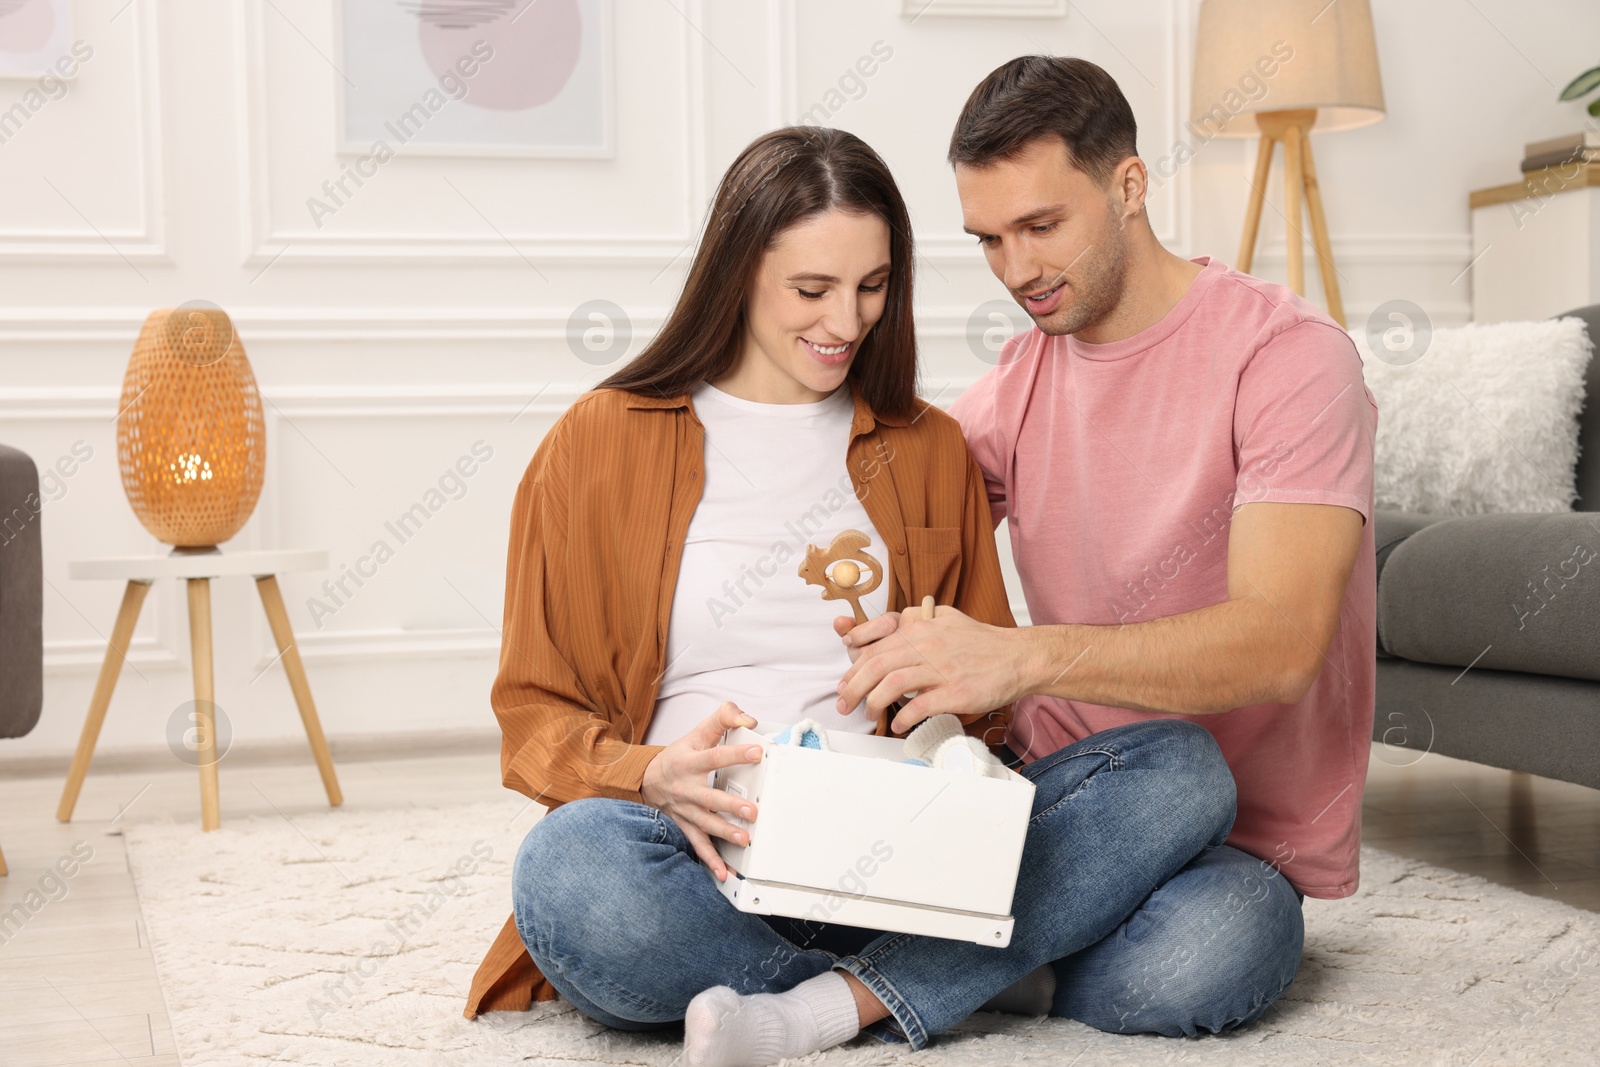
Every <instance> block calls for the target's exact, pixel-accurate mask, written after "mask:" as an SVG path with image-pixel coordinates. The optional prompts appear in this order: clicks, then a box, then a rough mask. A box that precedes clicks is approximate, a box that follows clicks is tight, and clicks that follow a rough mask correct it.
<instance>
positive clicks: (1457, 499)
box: [1352, 318, 1600, 515]
mask: <svg viewBox="0 0 1600 1067" xmlns="http://www.w3.org/2000/svg"><path fill="white" fill-rule="evenodd" d="M1352 336H1354V337H1355V341H1356V346H1357V347H1358V348H1359V349H1360V350H1361V359H1362V363H1363V373H1364V375H1365V378H1366V382H1367V388H1369V389H1371V390H1372V396H1373V399H1374V400H1376V401H1377V404H1378V437H1377V456H1376V460H1375V468H1376V469H1375V471H1374V487H1373V489H1374V496H1375V497H1376V498H1377V506H1378V507H1380V508H1401V509H1403V510H1406V511H1421V512H1428V513H1432V514H1438V515H1479V514H1484V513H1488V512H1509V511H1525V512H1526V511H1531V512H1550V511H1570V510H1572V503H1573V501H1574V500H1575V499H1576V498H1577V489H1576V487H1575V480H1574V479H1575V474H1574V466H1575V465H1576V463H1577V459H1578V413H1579V411H1581V410H1582V408H1583V400H1584V372H1585V371H1586V369H1587V368H1588V365H1589V357H1590V351H1591V345H1590V342H1589V339H1588V336H1587V334H1586V333H1585V331H1584V325H1583V321H1582V320H1581V319H1573V318H1566V319H1553V320H1546V321H1542V322H1500V323H1488V324H1483V325H1479V324H1473V325H1469V326H1459V327H1443V328H1439V329H1436V330H1434V331H1433V338H1432V341H1431V343H1430V344H1429V346H1428V347H1427V349H1426V350H1425V351H1424V353H1423V355H1422V357H1421V358H1420V359H1418V360H1417V361H1416V362H1414V363H1409V364H1406V365H1403V366H1395V365H1393V364H1391V363H1387V362H1384V361H1383V360H1380V359H1377V358H1375V357H1374V355H1373V354H1372V351H1371V349H1370V348H1369V346H1368V345H1367V341H1366V338H1365V336H1363V335H1362V331H1357V332H1356V333H1355V334H1353V335H1352ZM1594 417H1600V413H1597V414H1596V415H1595V416H1594Z"/></svg>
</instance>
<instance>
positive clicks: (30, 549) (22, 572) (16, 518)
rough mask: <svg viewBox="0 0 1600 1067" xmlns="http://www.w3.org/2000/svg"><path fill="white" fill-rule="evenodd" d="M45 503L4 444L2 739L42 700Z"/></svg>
mask: <svg viewBox="0 0 1600 1067" xmlns="http://www.w3.org/2000/svg"><path fill="white" fill-rule="evenodd" d="M42 506H43V502H42V500H41V499H40V497H39V470H38V468H37V467H35V466H34V465H33V460H31V459H29V458H28V456H27V455H26V454H25V453H22V452H18V451H17V450H16V449H14V448H8V447H6V446H5V445H0V737H21V736H22V735H23V734H25V733H27V732H28V731H29V730H32V729H33V727H34V724H35V723H37V722H38V721H39V710H40V708H41V707H42V706H43V704H44V634H43V616H44V565H43V562H42V560H41V557H40V550H39V546H40V540H39V518H40V516H39V512H40V510H41V509H42ZM5 873H6V858H5V853H4V852H0V875H3V874H5Z"/></svg>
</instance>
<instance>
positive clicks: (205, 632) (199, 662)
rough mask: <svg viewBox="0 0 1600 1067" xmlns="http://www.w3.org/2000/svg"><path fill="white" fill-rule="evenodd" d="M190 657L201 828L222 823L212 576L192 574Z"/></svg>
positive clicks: (190, 590) (212, 828)
mask: <svg viewBox="0 0 1600 1067" xmlns="http://www.w3.org/2000/svg"><path fill="white" fill-rule="evenodd" d="M187 581H188V584H189V658H190V659H191V660H192V661H193V665H194V711H195V716H196V718H197V719H198V722H197V724H196V725H197V728H198V729H197V732H198V733H199V735H200V750H199V752H198V753H197V758H198V759H199V761H200V829H202V830H215V829H216V828H217V827H219V826H221V825H222V810H221V803H220V802H219V800H218V797H217V715H216V708H217V705H216V686H215V683H214V681H213V680H212V676H211V579H210V578H190V579H188V580H187Z"/></svg>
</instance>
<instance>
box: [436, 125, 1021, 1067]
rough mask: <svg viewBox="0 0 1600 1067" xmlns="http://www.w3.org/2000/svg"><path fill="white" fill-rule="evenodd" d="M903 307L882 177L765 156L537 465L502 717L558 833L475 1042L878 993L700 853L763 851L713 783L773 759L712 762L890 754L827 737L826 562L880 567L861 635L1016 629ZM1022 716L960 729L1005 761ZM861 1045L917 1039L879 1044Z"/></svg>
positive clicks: (815, 932) (966, 458)
mask: <svg viewBox="0 0 1600 1067" xmlns="http://www.w3.org/2000/svg"><path fill="white" fill-rule="evenodd" d="M911 275H912V245H911V224H910V220H909V218H908V217H907V213H906V208H905V204H904V202H903V201H902V199H901V196H900V193H899V191H898V189H897V188H896V187H895V184H894V181H893V179H892V178H891V177H890V175H889V172H888V169H887V168H886V167H885V166H884V164H883V162H882V160H880V159H879V158H878V156H877V155H876V154H875V153H874V152H873V151H872V149H870V148H869V147H868V146H867V145H866V144H864V143H863V142H862V141H861V140H859V139H858V138H856V137H854V136H852V135H850V134H848V133H842V132H840V131H837V130H827V129H816V128H791V129H783V130H777V131H775V132H773V133H769V134H766V135H764V136H762V137H760V138H758V139H757V140H756V141H755V142H754V143H752V144H751V145H750V146H749V147H748V148H746V149H745V150H744V152H743V153H741V154H740V156H739V158H738V159H736V160H735V161H734V163H733V165H732V166H731V167H730V168H729V169H728V172H727V173H726V174H725V175H724V176H723V178H722V181H721V184H720V186H719V187H718V190H717V195H716V199H715V201H714V204H713V206H712V209H711V213H710V216H709V218H708V220H707V225H706V227H705V231H704V234H703V236H702V238H701V241H700V245H699V248H698V250H697V251H696V253H695V257H694V261H693V263H692V265H691V266H690V269H689V274H688V279H687V281H686V282H685V284H684V288H683V292H682V294H681V296H680V298H679V300H678V303H677V306H676V307H675V308H674V309H673V311H672V313H671V314H670V315H669V316H668V318H667V320H666V322H665V324H664V325H663V326H662V328H661V330H660V332H659V333H658V334H657V335H656V337H655V338H654V340H652V341H651V343H650V344H649V345H648V346H646V348H645V349H644V350H643V351H642V352H641V353H640V354H639V356H638V357H637V358H636V359H634V360H633V361H632V362H630V363H629V364H628V365H626V366H625V367H623V368H622V369H621V370H619V371H618V372H617V373H615V374H613V375H612V376H611V377H610V378H608V379H606V380H605V381H603V382H602V383H600V386H599V387H597V388H596V389H595V390H593V391H591V392H589V393H586V394H584V395H583V396H582V397H580V398H579V399H578V401H577V402H576V403H574V404H573V405H572V407H571V408H570V409H569V410H568V411H567V412H565V413H564V414H563V415H562V417H561V418H560V419H559V420H558V421H557V422H556V424H555V425H554V426H553V427H552V428H551V430H550V431H549V433H548V434H547V435H546V436H545V438H544V440H543V442H542V443H541V444H540V446H539V448H538V450H537V451H536V453H535V454H534V456H533V460H532V462H531V463H530V464H529V465H528V469H527V473H526V474H525V475H524V477H523V479H522V482H521V485H520V487H519V488H518V491H517V496H516V501H515V504H514V505H513V512H512V520H511V540H510V549H509V560H508V564H507V575H506V600H505V625H504V630H503V644H502V648H501V654H500V668H499V674H498V676H497V678H496V680H495V683H494V687H493V691H492V693H491V702H492V704H493V706H494V710H495V714H496V715H497V716H498V718H499V721H500V726H501V729H502V730H503V732H504V735H505V742H504V747H503V751H502V770H503V778H504V782H505V784H506V785H507V786H508V787H510V788H513V789H516V790H518V791H520V792H522V793H525V794H526V795H527V796H529V797H532V798H533V799H534V800H536V801H538V802H539V803H541V804H544V805H546V806H547V807H549V808H550V809H551V810H550V811H549V813H548V814H546V815H545V816H544V817H543V818H542V819H541V820H540V821H539V822H538V823H537V824H536V825H535V826H534V828H533V829H532V830H531V831H530V832H529V833H528V836H527V838H526V840H525V841H524V842H523V845H522V847H521V849H520V851H519V852H518V855H517V858H516V863H515V869H514V882H513V915H512V917H511V919H509V920H508V921H507V922H506V924H505V926H504V928H503V929H502V930H501V932H500V935H499V938H498V939H497V940H496V941H495V943H494V945H493V947H492V948H491V949H490V950H489V953H488V956H487V958H486V959H485V960H484V961H483V963H482V965H481V966H480V967H479V969H478V973H477V975H476V977H475V979H474V981H473V984H472V990H471V994H470V1000H469V1003H468V1006H467V1010H466V1014H467V1016H468V1017H469V1018H472V1017H475V1016H476V1014H477V1013H478V1012H480V1011H490V1010H499V1009H516V1010H525V1009H526V1008H528V1006H529V1004H530V1002H531V1001H533V1000H550V999H553V998H555V997H556V996H557V995H558V994H559V995H560V996H562V997H564V998H566V999H567V1000H568V1001H570V1002H571V1003H572V1004H573V1005H575V1006H576V1007H577V1008H578V1009H579V1010H580V1011H581V1012H582V1013H583V1014H584V1015H586V1016H588V1017H589V1018H591V1019H593V1020H595V1021H597V1022H600V1023H603V1024H605V1025H607V1026H611V1027H615V1028H618V1029H623V1030H650V1029H657V1028H661V1027H666V1026H670V1025H673V1024H676V1023H678V1022H679V1021H680V1020H684V1019H685V1016H686V1013H687V1014H689V1015H690V1016H691V1018H690V1019H689V1023H690V1029H693V1026H694V1025H696V1024H695V1020H694V1018H693V1014H694V1013H693V1012H690V1011H689V1008H690V1001H691V1000H693V999H694V998H695V997H696V995H697V994H700V993H702V992H704V991H707V990H712V989H713V987H727V989H729V990H732V991H733V992H732V994H726V995H733V994H741V995H752V994H763V993H785V992H788V991H794V990H796V989H797V987H800V986H801V985H802V983H809V984H808V985H806V986H805V988H804V992H803V994H802V995H804V996H807V997H811V998H812V999H813V1000H814V1001H815V1005H814V1008H815V1011H814V1012H813V1013H812V1015H810V1016H807V1017H806V1018H801V1019H797V1020H796V1024H795V1025H796V1026H797V1027H799V1028H800V1029H801V1030H804V1029H805V1028H806V1027H808V1026H820V1027H821V1028H822V1029H821V1030H820V1031H819V1032H818V1033H815V1034H812V1035H811V1039H812V1040H813V1041H814V1040H817V1039H821V1040H825V1041H827V1042H828V1043H836V1042H837V1041H841V1040H844V1039H846V1038H848V1037H850V1036H853V1035H854V1034H855V1033H856V1032H857V1011H856V1000H855V996H856V995H857V993H856V990H857V988H859V989H860V990H862V991H864V990H865V987H864V986H860V985H859V983H855V984H854V985H852V984H851V982H853V979H852V980H851V981H850V982H847V980H846V978H845V976H844V975H843V974H842V973H841V972H837V971H834V970H832V965H833V964H834V963H835V962H836V961H837V960H838V959H839V958H840V957H841V956H843V955H845V954H848V953H851V952H854V951H856V950H857V949H859V948H861V947H862V946H864V945H866V944H868V943H869V942H871V941H872V940H873V939H874V938H876V937H878V936H879V933H880V932H879V931H873V930H862V929H855V928H850V927H844V926H840V925H838V924H832V925H830V924H824V923H816V922H809V923H806V922H800V921H795V920H789V919H783V918H776V917H767V916H757V915H753V914H748V913H745V912H741V911H738V910H736V909H734V907H733V906H732V905H731V904H730V903H728V901H727V900H726V899H725V898H724V897H723V895H722V893H721V892H720V891H719V890H718V888H717V884H716V883H717V881H719V880H722V879H726V878H728V877H729V876H730V875H729V872H728V871H727V869H726V867H725V866H724V864H723V863H722V861H721V858H720V857H719V856H718V854H717V851H716V848H715V844H714V839H716V838H722V839H725V840H728V841H731V842H735V843H744V842H745V841H747V840H748V837H747V835H746V833H745V831H744V830H742V829H739V828H736V827H735V826H734V824H733V823H731V822H729V821H728V820H727V819H725V818H723V816H722V814H721V813H722V812H728V813H731V814H735V815H742V816H743V817H744V818H746V819H750V820H757V821H758V820H759V812H757V811H756V810H755V808H754V805H751V804H749V803H747V802H746V801H744V800H742V799H740V798H738V797H735V796H733V795H731V794H729V793H727V792H724V791H722V790H718V789H713V788H711V787H710V786H709V785H708V784H707V780H708V778H707V776H708V773H709V772H711V771H714V770H715V769H717V768H720V767H726V766H731V765H733V764H736V763H740V762H745V761H752V760H755V759H758V758H759V752H760V750H759V749H757V748H747V747H742V746H725V745H722V744H720V741H721V735H722V733H723V731H724V730H727V729H729V728H731V727H733V726H736V725H745V726H752V725H755V724H756V723H757V722H759V723H762V724H765V725H766V726H769V727H776V726H777V725H778V724H782V723H793V722H797V721H799V720H801V719H803V718H814V719H816V720H817V721H818V722H820V723H822V724H823V725H824V726H826V727H827V728H829V729H832V730H853V731H862V732H869V731H872V730H874V729H875V727H876V725H877V724H876V722H874V721H873V720H871V719H869V718H868V716H867V708H866V704H865V702H863V703H862V704H861V705H860V706H857V707H855V708H853V709H851V710H850V711H849V712H848V713H847V714H842V715H841V714H840V713H839V712H838V711H837V710H836V709H835V706H834V705H835V702H836V700H837V699H838V693H837V685H838V682H839V679H840V677H841V676H842V675H843V673H844V672H845V670H846V669H848V667H849V666H850V657H849V654H848V650H847V649H846V648H845V646H844V645H843V643H842V642H841V641H840V636H839V634H840V632H842V629H843V626H844V624H843V623H840V624H839V626H840V629H839V630H836V629H835V625H834V624H835V620H836V619H837V618H838V617H839V616H840V614H841V609H842V608H844V605H843V602H841V601H837V600H833V601H828V600H824V599H822V596H821V593H822V590H821V589H820V588H819V587H818V586H816V585H813V584H808V583H807V582H806V581H805V579H803V578H802V577H801V576H800V574H799V570H800V565H801V563H802V562H803V561H804V559H805V555H806V549H807V546H808V545H816V546H818V547H820V548H827V547H828V545H829V544H830V542H831V541H832V540H833V538H834V537H835V536H836V535H838V534H839V533H841V532H843V531H846V530H855V531H859V532H860V533H862V534H864V535H865V536H866V539H867V542H868V543H867V547H866V549H865V552H866V554H867V555H869V556H871V557H872V558H873V559H875V560H877V561H879V562H880V564H881V566H882V568H883V570H884V572H885V573H883V574H882V575H881V579H882V580H881V582H880V583H879V584H878V585H877V586H876V588H875V589H873V591H872V592H870V593H868V594H867V595H865V596H864V597H863V598H862V601H861V606H862V608H863V609H864V610H865V611H866V613H867V614H868V615H869V616H874V615H878V614H881V613H883V612H886V611H899V610H902V609H905V608H907V607H908V606H912V605H920V603H921V601H922V599H923V597H924V596H930V595H931V596H933V597H934V598H935V600H936V602H937V603H938V604H940V605H952V606H954V607H957V608H959V609H960V610H961V611H963V612H965V613H966V614H967V615H970V616H972V617H974V618H976V619H979V620H981V621H984V622H987V623H991V624H994V625H1003V626H1011V625H1014V622H1013V619H1012V616H1011V612H1010V610H1009V608H1008V606H1007V602H1006V595H1005V588H1004V584H1003V581H1002V578H1001V572H1000V564H999V559H998V556H997V554H996V549H995V541H994V536H993V523H992V520H991V518H990V512H989V503H988V498H987V495H986V491H985V488H984V482H983V476H982V473H981V471H980V470H979V468H978V466H977V464H976V463H975V462H974V460H973V459H972V457H971V455H970V454H969V452H968V451H967V446H966V443H965V441H964V440H963V438H962V435H961V430H960V427H959V426H958V425H957V424H956V422H955V421H954V420H952V419H951V418H949V417H948V416H946V415H945V414H944V413H943V412H942V411H940V410H938V409H937V408H935V407H933V406H931V405H930V404H928V403H926V402H924V401H922V400H920V399H918V398H917V396H916V392H915V388H916V377H917V352H916V342H915V338H914V336H913V329H912V303H911ZM866 584H871V583H870V580H869V581H868V582H867V583H866ZM845 610H846V611H847V610H848V609H845ZM1009 714H1010V708H1009V706H1007V707H1005V708H996V709H988V710H985V711H979V712H974V713H972V714H969V715H964V716H962V717H961V718H962V722H963V723H964V724H965V725H966V730H967V733H968V734H969V735H971V736H975V737H979V738H981V739H983V740H985V742H986V743H988V744H990V745H994V746H998V745H999V744H1000V742H1001V739H1002V737H1003V733H1004V726H1005V723H1006V721H1007V719H1008V718H1009ZM906 719H907V716H905V715H901V716H900V717H899V720H897V721H895V722H894V723H893V729H894V732H895V733H896V734H898V735H903V734H905V733H907V732H909V731H910V729H911V728H912V727H913V726H914V725H916V723H915V722H911V721H905V720H906ZM721 992H724V993H726V990H723V991H721ZM702 1004H704V1001H702ZM701 1010H702V1014H704V1012H705V1011H706V1010H707V1009H705V1008H703V1007H702V1009H701ZM719 1022H720V1020H718V1019H715V1018H705V1019H702V1020H701V1021H700V1024H699V1025H701V1027H702V1029H705V1028H709V1029H710V1030H713V1031H714V1030H716V1029H717V1028H718V1026H719ZM874 1032H877V1033H884V1032H887V1033H889V1034H895V1035H896V1036H897V1037H898V1038H899V1039H901V1040H903V1039H904V1035H901V1034H898V1033H897V1028H896V1027H895V1026H894V1021H893V1020H888V1021H885V1022H882V1023H876V1024H874ZM727 1036H728V1035H727V1033H723V1035H722V1037H721V1038H719V1040H725V1039H726V1038H727ZM800 1036H802V1037H803V1036H804V1035H800ZM884 1039H885V1040H894V1039H895V1037H885V1038H884ZM690 1051H691V1053H692V1054H691V1056H690V1057H689V1058H690V1061H691V1062H699V1061H703V1060H704V1059H705V1056H704V1055H703V1053H702V1052H695V1050H693V1049H691V1050H690ZM778 1054H782V1053H781V1050H780V1051H779V1053H778ZM749 1055H752V1056H756V1057H758V1058H759V1057H761V1056H766V1055H772V1060H775V1059H776V1058H777V1056H776V1055H773V1054H772V1053H770V1052H768V1051H757V1050H754V1049H752V1050H751V1051H750V1052H749ZM752 1062H755V1061H752ZM759 1062H770V1061H769V1060H767V1059H760V1060H759Z"/></svg>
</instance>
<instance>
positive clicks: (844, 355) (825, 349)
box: [800, 337, 852, 367]
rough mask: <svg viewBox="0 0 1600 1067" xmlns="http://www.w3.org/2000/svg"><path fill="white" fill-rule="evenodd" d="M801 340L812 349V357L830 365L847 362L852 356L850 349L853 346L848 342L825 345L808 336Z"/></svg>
mask: <svg viewBox="0 0 1600 1067" xmlns="http://www.w3.org/2000/svg"><path fill="white" fill-rule="evenodd" d="M800 340H801V342H802V343H803V344H804V345H805V346H806V348H807V349H809V350H810V352H811V356H812V358H813V359H815V360H816V361H817V362H818V363H823V364H826V365H827V366H830V367H837V366H838V365H839V364H841V363H844V362H846V361H847V360H849V358H850V349H851V347H852V346H851V345H850V344H849V343H848V342H846V343H844V344H835V345H825V344H819V343H818V342H816V341H813V340H811V339H810V338H808V337H802V338H800Z"/></svg>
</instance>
